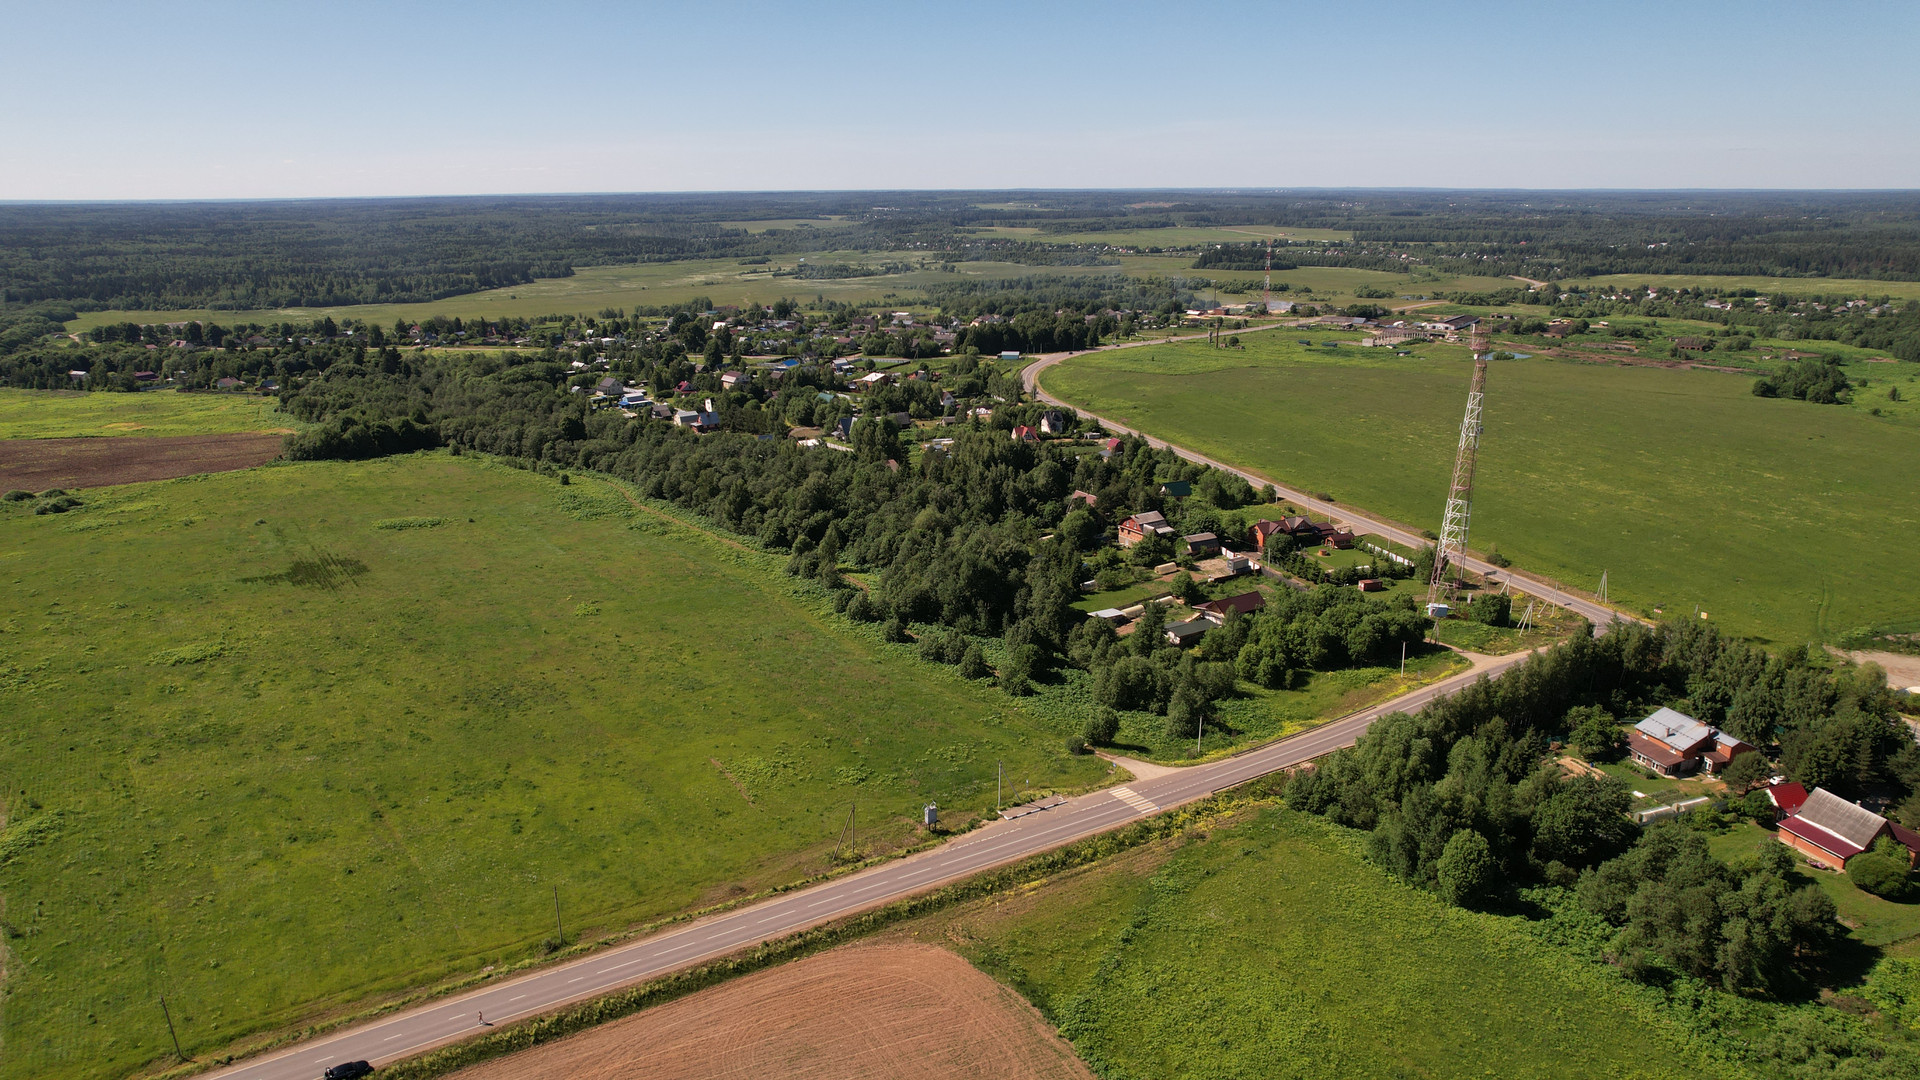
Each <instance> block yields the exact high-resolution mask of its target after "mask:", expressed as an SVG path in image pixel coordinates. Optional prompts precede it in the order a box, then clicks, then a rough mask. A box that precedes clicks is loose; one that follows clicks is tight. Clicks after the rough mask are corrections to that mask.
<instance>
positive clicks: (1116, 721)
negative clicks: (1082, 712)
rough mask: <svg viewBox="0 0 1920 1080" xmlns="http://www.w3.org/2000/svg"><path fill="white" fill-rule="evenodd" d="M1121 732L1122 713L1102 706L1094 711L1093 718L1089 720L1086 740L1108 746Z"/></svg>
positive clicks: (1096, 744)
mask: <svg viewBox="0 0 1920 1080" xmlns="http://www.w3.org/2000/svg"><path fill="white" fill-rule="evenodd" d="M1119 734H1120V714H1119V713H1117V712H1114V711H1113V710H1112V709H1109V708H1107V707H1106V706H1105V705H1102V706H1100V707H1099V708H1098V709H1095V710H1094V712H1093V719H1091V720H1088V721H1087V730H1086V732H1085V738H1086V741H1087V742H1089V743H1092V744H1093V745H1095V746H1108V745H1111V744H1112V743H1113V740H1114V738H1115V737H1116V736H1118V735H1119Z"/></svg>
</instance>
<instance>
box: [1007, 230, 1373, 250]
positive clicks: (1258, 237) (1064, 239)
mask: <svg viewBox="0 0 1920 1080" xmlns="http://www.w3.org/2000/svg"><path fill="white" fill-rule="evenodd" d="M972 232H973V233H974V235H976V236H997V237H1005V238H1008V239H1013V240H1032V241H1034V242H1036V243H1041V244H1112V245H1113V246H1115V247H1191V246H1192V245H1195V244H1245V243H1251V242H1254V241H1267V240H1351V239H1353V233H1352V232H1351V231H1350V230H1347V229H1301V228H1293V227H1287V228H1282V227H1280V226H1278V225H1222V226H1218V227H1214V228H1208V227H1197V226H1186V225H1177V226H1172V227H1170V228H1165V229H1096V230H1091V231H1088V232H1042V231H1041V230H1040V228H1039V227H1038V226H1034V225H988V226H984V227H982V228H977V229H974V230H972Z"/></svg>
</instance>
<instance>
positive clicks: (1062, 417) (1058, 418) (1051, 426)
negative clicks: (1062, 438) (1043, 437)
mask: <svg viewBox="0 0 1920 1080" xmlns="http://www.w3.org/2000/svg"><path fill="white" fill-rule="evenodd" d="M1040 430H1041V432H1042V433H1044V434H1047V435H1065V434H1066V433H1067V417H1066V414H1065V413H1063V412H1061V411H1060V410H1058V409H1048V410H1047V414H1046V415H1045V416H1042V417H1041V418H1040Z"/></svg>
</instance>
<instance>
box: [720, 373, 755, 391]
mask: <svg viewBox="0 0 1920 1080" xmlns="http://www.w3.org/2000/svg"><path fill="white" fill-rule="evenodd" d="M752 381H753V376H751V375H749V374H747V373H746V372H744V371H728V372H724V373H722V374H721V376H720V385H721V386H722V387H723V388H725V389H728V390H737V389H739V388H740V387H742V386H745V385H747V384H748V383H751V382H752Z"/></svg>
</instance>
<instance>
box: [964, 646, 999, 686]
mask: <svg viewBox="0 0 1920 1080" xmlns="http://www.w3.org/2000/svg"><path fill="white" fill-rule="evenodd" d="M991 674H993V669H992V668H990V667H988V666H987V658H986V657H985V656H982V655H981V654H980V646H978V645H969V646H967V651H966V652H965V653H963V654H962V655H961V657H960V675H961V677H962V678H967V679H984V678H986V677H987V676H989V675H991Z"/></svg>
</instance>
